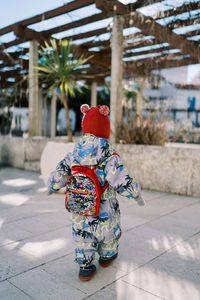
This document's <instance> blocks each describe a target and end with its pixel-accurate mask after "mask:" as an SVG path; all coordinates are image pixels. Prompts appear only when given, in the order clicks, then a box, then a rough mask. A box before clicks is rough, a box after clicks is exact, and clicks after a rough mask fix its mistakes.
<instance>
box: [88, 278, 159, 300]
mask: <svg viewBox="0 0 200 300" xmlns="http://www.w3.org/2000/svg"><path fill="white" fill-rule="evenodd" d="M87 299H89V300H96V299H97V300H98V299H106V300H113V299H116V300H122V299H123V300H131V299H135V300H159V299H162V298H160V297H158V296H155V295H153V294H151V293H149V292H148V291H146V290H142V289H140V288H137V287H135V286H133V285H131V284H128V283H127V282H124V281H122V280H117V281H116V282H115V283H112V284H111V285H109V286H108V287H105V288H104V289H102V290H100V291H98V292H97V293H95V294H94V295H92V296H89V297H88V298H87Z"/></svg>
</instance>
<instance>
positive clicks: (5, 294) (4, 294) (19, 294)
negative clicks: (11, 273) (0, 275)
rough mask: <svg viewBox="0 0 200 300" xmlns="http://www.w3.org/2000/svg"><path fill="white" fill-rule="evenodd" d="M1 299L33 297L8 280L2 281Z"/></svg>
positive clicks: (0, 284) (0, 285) (27, 298)
mask: <svg viewBox="0 0 200 300" xmlns="http://www.w3.org/2000/svg"><path fill="white" fill-rule="evenodd" d="M0 299H2V300H17V299H20V300H30V299H32V298H31V297H29V296H28V295H27V294H25V293H24V292H23V291H20V290H19V289H18V288H16V287H15V286H13V285H12V284H11V283H9V282H8V281H4V282H0Z"/></svg>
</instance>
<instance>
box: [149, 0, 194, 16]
mask: <svg viewBox="0 0 200 300" xmlns="http://www.w3.org/2000/svg"><path fill="white" fill-rule="evenodd" d="M199 8H200V2H199V1H198V2H193V3H189V4H185V5H183V6H180V7H174V8H172V9H169V10H165V11H162V12H159V13H157V14H155V15H153V16H152V18H153V19H154V20H159V19H163V18H168V17H172V16H177V15H179V14H182V13H185V12H191V11H193V10H196V9H199Z"/></svg>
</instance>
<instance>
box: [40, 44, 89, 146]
mask: <svg viewBox="0 0 200 300" xmlns="http://www.w3.org/2000/svg"><path fill="white" fill-rule="evenodd" d="M44 43H45V47H41V48H42V51H39V54H40V56H41V59H40V62H39V65H38V66H37V67H36V69H37V70H38V71H39V73H38V75H39V78H40V82H41V83H42V86H43V87H44V88H45V89H49V90H53V91H55V90H57V89H58V88H59V89H60V91H61V100H62V102H63V104H64V108H65V113H66V125H67V135H68V141H69V142H72V141H73V138H72V130H71V125H70V119H69V107H68V104H67V100H68V96H69V95H70V96H72V97H75V91H78V92H80V93H81V92H82V91H81V89H80V88H79V87H78V86H77V84H76V81H77V80H79V79H87V78H89V76H87V75H85V74H84V73H83V68H80V67H81V66H82V65H84V64H86V62H88V60H89V59H91V57H92V56H90V57H87V58H84V56H83V55H82V54H81V53H80V51H79V50H78V48H77V47H76V46H75V45H72V42H71V41H67V40H59V41H56V40H54V39H52V40H50V43H48V42H46V41H45V42H44ZM84 70H85V69H84Z"/></svg>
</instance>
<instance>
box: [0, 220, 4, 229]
mask: <svg viewBox="0 0 200 300" xmlns="http://www.w3.org/2000/svg"><path fill="white" fill-rule="evenodd" d="M3 222H4V219H2V218H0V229H1V227H2V225H3Z"/></svg>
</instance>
